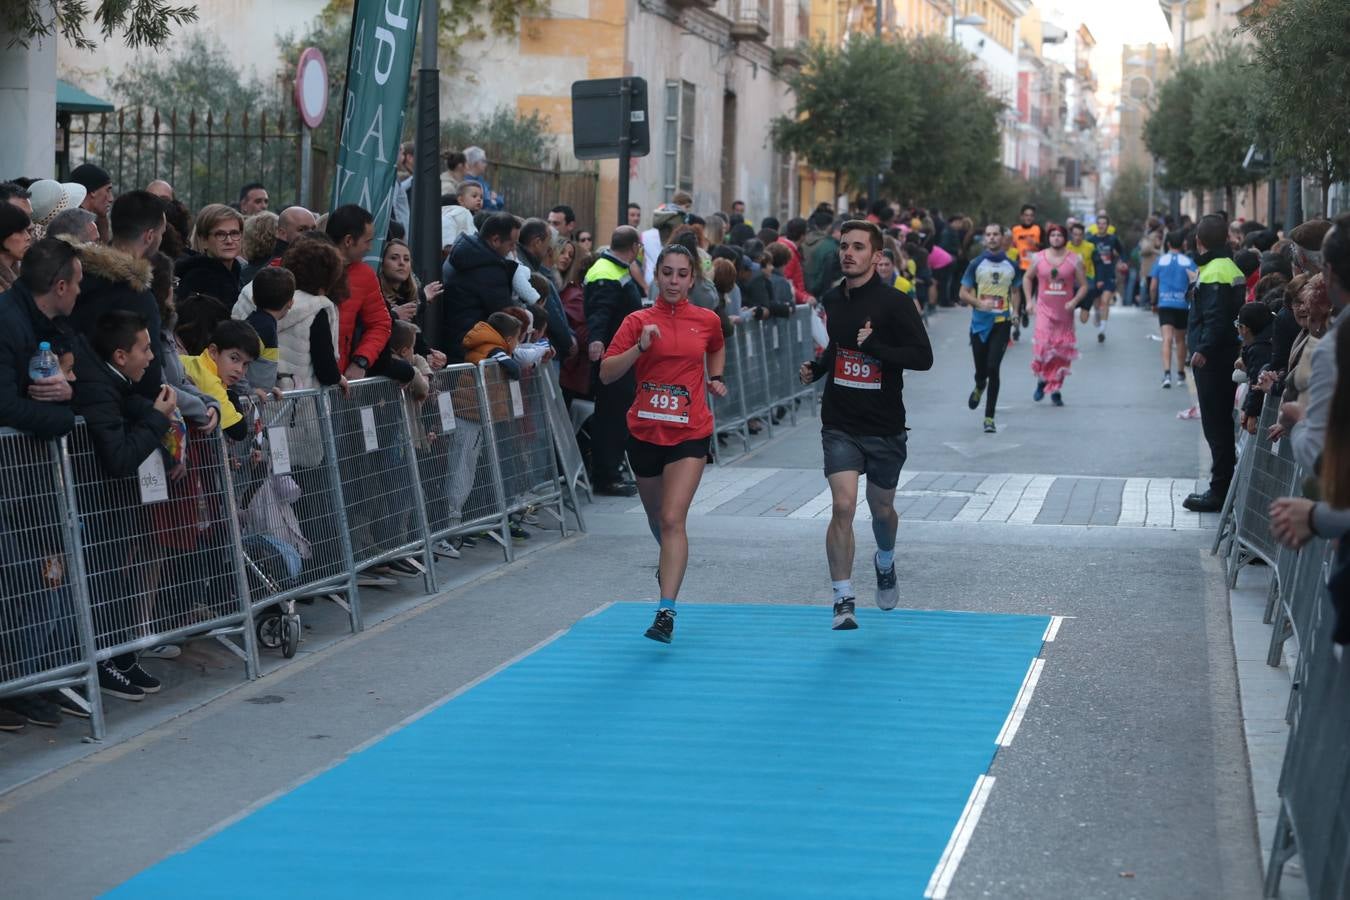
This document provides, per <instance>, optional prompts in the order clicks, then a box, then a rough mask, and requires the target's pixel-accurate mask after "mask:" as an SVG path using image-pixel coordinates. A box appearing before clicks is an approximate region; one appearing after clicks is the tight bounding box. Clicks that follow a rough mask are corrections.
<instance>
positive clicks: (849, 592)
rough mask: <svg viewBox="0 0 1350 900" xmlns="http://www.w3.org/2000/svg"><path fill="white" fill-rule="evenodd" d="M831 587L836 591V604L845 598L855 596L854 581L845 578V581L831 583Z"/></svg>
mask: <svg viewBox="0 0 1350 900" xmlns="http://www.w3.org/2000/svg"><path fill="white" fill-rule="evenodd" d="M830 587H831V588H833V589H834V602H835V603H838V602H839V601H840V600H843V599H844V598H845V597H852V596H853V581H852V580H851V579H848V578H845V579H844V580H843V581H831V582H830Z"/></svg>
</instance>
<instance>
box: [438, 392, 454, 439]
mask: <svg viewBox="0 0 1350 900" xmlns="http://www.w3.org/2000/svg"><path fill="white" fill-rule="evenodd" d="M436 406H437V407H438V408H439V409H440V411H441V430H442V431H454V430H455V398H454V397H453V396H452V395H451V394H450V392H449V391H442V392H441V393H439V394H437V395H436Z"/></svg>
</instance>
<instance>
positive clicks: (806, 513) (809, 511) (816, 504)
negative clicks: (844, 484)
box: [787, 488, 833, 519]
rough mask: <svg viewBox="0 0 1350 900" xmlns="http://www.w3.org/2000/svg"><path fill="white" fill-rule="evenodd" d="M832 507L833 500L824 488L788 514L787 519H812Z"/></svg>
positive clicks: (827, 489) (828, 490) (828, 491)
mask: <svg viewBox="0 0 1350 900" xmlns="http://www.w3.org/2000/svg"><path fill="white" fill-rule="evenodd" d="M832 505H833V500H831V498H830V489H829V488H826V489H825V490H823V491H821V492H820V493H819V494H816V495H815V496H814V497H812V498H811V499H810V500H807V501H806V502H805V503H803V504H802V505H801V506H799V507H797V508H796V509H794V510H793V511H792V512H790V513H788V515H787V517H788V518H789V519H814V518H815V517H816V516H818V515H820V514H821V513H823V512H826V511H827V510H829V508H830V507H831V506H832Z"/></svg>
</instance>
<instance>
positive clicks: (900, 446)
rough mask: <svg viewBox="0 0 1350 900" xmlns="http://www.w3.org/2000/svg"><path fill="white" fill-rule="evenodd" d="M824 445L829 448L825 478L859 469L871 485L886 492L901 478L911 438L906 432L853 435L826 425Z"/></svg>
mask: <svg viewBox="0 0 1350 900" xmlns="http://www.w3.org/2000/svg"><path fill="white" fill-rule="evenodd" d="M820 443H821V447H822V448H823V449H824V451H825V477H826V478H829V477H830V476H831V475H833V474H835V473H836V472H857V473H859V474H860V475H866V476H867V483H868V484H875V485H876V486H877V487H879V488H881V489H882V490H884V491H889V490H892V489H893V488H894V487H895V486H896V484H897V483H898V482H899V481H900V469H901V468H903V467H904V465H905V459H906V457H908V455H909V449H908V439H907V436H906V434H905V433H904V432H903V431H902V432H900V433H899V434H888V435H852V434H846V433H845V432H843V431H840V430H839V429H837V428H822V429H821V431H820Z"/></svg>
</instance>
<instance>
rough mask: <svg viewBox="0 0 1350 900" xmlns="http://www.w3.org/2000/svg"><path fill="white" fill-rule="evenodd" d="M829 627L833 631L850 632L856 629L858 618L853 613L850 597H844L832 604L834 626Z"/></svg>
mask: <svg viewBox="0 0 1350 900" xmlns="http://www.w3.org/2000/svg"><path fill="white" fill-rule="evenodd" d="M830 627H831V628H833V629H834V630H835V631H852V630H853V629H854V628H857V627H858V616H857V614H856V613H855V612H854V611H853V598H852V597H845V598H844V599H843V600H840V601H838V602H837V603H835V604H834V624H833V625H831V626H830Z"/></svg>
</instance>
